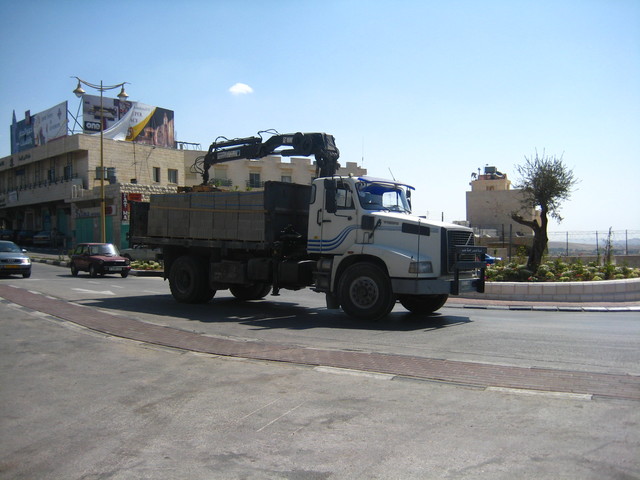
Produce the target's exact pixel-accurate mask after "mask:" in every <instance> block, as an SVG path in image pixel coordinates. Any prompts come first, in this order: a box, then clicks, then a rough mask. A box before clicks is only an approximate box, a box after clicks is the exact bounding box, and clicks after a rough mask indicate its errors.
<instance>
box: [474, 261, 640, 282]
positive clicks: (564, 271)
mask: <svg viewBox="0 0 640 480" xmlns="http://www.w3.org/2000/svg"><path fill="white" fill-rule="evenodd" d="M524 263H526V262H518V261H515V262H510V263H504V262H498V263H497V264H495V265H489V266H488V267H487V270H486V279H487V281H489V282H582V281H600V280H603V279H606V280H613V279H616V280H617V279H624V278H640V269H638V268H630V267H628V266H626V265H624V266H615V265H613V264H606V265H597V264H596V263H595V262H590V263H589V264H587V265H585V264H584V263H583V262H582V261H580V260H577V261H575V262H572V263H566V262H564V261H562V260H561V259H555V260H553V261H547V262H545V263H543V264H541V265H540V267H538V270H537V271H536V272H535V273H533V272H531V271H529V270H527V269H526V266H525V265H524Z"/></svg>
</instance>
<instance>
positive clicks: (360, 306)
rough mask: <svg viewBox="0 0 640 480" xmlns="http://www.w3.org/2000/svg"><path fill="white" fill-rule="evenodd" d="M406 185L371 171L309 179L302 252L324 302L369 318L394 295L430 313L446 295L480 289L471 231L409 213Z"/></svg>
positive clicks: (480, 251)
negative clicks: (314, 259)
mask: <svg viewBox="0 0 640 480" xmlns="http://www.w3.org/2000/svg"><path fill="white" fill-rule="evenodd" d="M412 191H413V187H411V186H410V185H407V184H404V183H401V182H396V181H392V180H386V179H379V178H372V177H354V176H334V177H330V178H319V179H316V180H315V181H314V182H313V185H312V189H311V199H310V208H309V227H308V239H307V251H308V252H309V254H315V255H317V256H318V257H319V261H318V272H317V274H316V285H315V288H316V290H318V291H324V292H325V293H326V294H327V305H328V306H331V305H333V306H336V305H340V306H342V308H343V309H344V310H345V311H347V313H350V314H352V315H354V316H359V317H365V318H367V317H370V318H376V317H380V316H384V315H386V314H387V313H388V312H389V311H390V310H391V309H392V308H393V305H394V304H395V300H396V299H398V300H399V301H400V302H401V303H402V304H403V306H405V308H407V309H409V310H410V311H412V312H416V313H431V312H433V311H435V310H437V309H438V308H440V307H441V306H442V305H443V304H444V303H445V302H446V300H447V298H448V296H449V295H450V294H458V293H461V292H465V291H483V290H484V271H483V270H482V269H483V268H484V267H485V266H486V265H485V264H484V262H483V261H482V260H483V255H484V248H483V247H476V246H475V245H474V236H473V231H472V230H471V229H469V228H467V227H462V226H459V225H454V224H448V223H443V222H434V221H428V220H426V219H425V218H422V217H419V216H416V215H413V214H412V211H411V192H412ZM478 269H480V270H481V272H480V276H479V277H478V276H477V270H478Z"/></svg>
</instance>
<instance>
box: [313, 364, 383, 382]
mask: <svg viewBox="0 0 640 480" xmlns="http://www.w3.org/2000/svg"><path fill="white" fill-rule="evenodd" d="M314 370H315V371H316V372H322V373H333V374H336V375H351V376H353V377H366V378H375V379H376V380H393V379H394V378H395V376H396V375H392V374H390V373H376V372H363V371H361V370H351V369H349V368H338V367H314Z"/></svg>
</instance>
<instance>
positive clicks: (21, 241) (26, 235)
mask: <svg viewBox="0 0 640 480" xmlns="http://www.w3.org/2000/svg"><path fill="white" fill-rule="evenodd" d="M35 234H36V232H34V231H33V230H20V231H19V232H18V233H17V234H16V239H15V242H16V243H17V244H18V245H33V236H34V235H35Z"/></svg>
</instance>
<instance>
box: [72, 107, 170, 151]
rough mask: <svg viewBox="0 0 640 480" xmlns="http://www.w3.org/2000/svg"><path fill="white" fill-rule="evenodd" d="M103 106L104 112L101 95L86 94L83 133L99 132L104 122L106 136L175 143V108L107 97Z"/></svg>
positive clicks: (126, 139) (165, 145) (168, 145)
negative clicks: (169, 108) (168, 108)
mask: <svg viewBox="0 0 640 480" xmlns="http://www.w3.org/2000/svg"><path fill="white" fill-rule="evenodd" d="M102 106H103V108H102V112H103V115H101V114H100V97H99V96H93V95H85V96H84V97H83V109H82V117H83V128H84V133H89V134H93V133H100V128H101V124H102V127H103V135H104V137H105V138H109V139H112V140H124V141H129V142H138V143H145V144H148V145H157V146H160V147H168V148H174V147H175V142H174V119H173V111H172V110H167V109H164V108H159V107H153V106H151V105H145V104H144V103H140V102H128V101H122V100H119V99H115V98H104V97H103V99H102Z"/></svg>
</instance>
